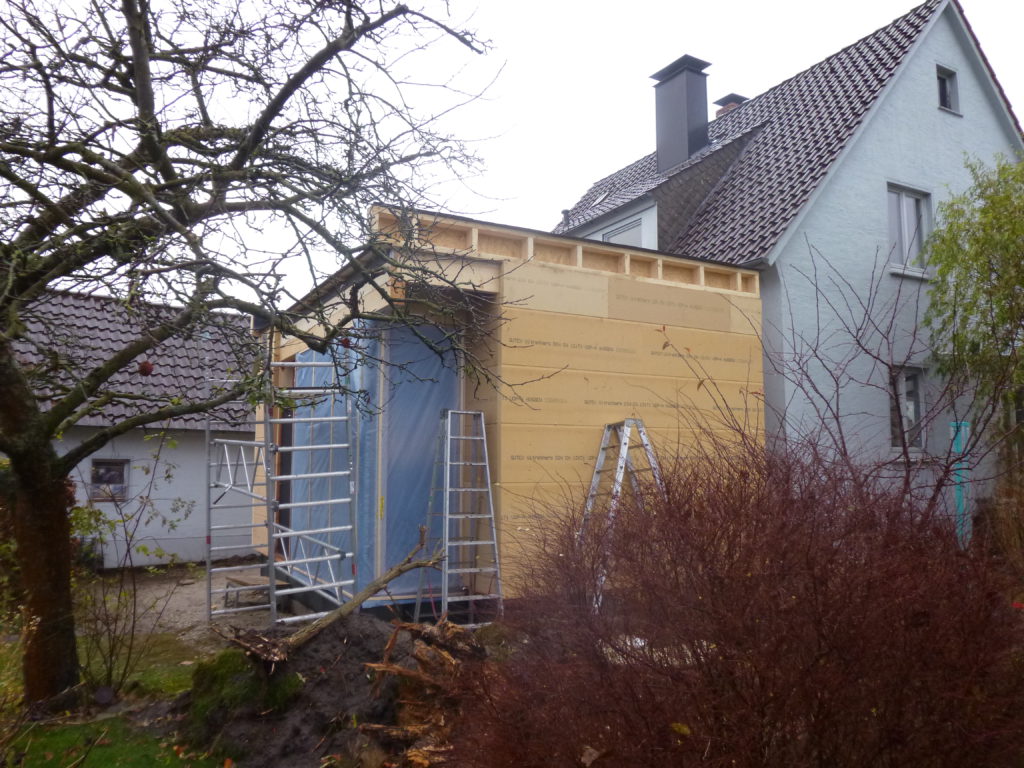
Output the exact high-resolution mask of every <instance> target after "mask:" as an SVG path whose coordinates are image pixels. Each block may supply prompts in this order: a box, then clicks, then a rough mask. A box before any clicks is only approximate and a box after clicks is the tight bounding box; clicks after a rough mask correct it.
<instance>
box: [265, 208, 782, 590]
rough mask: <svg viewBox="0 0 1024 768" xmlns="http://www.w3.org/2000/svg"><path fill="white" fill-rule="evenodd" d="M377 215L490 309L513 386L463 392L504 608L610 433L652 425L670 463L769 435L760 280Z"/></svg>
mask: <svg viewBox="0 0 1024 768" xmlns="http://www.w3.org/2000/svg"><path fill="white" fill-rule="evenodd" d="M375 215H376V216H377V221H378V224H379V227H380V230H381V232H382V233H384V235H383V237H384V238H385V240H389V241H390V242H391V243H392V244H394V246H395V247H396V248H398V249H401V252H402V258H408V259H412V260H414V261H415V260H416V259H420V261H421V262H422V266H425V267H428V268H430V267H432V268H434V269H435V270H436V271H437V272H438V273H439V274H441V275H443V276H444V278H445V279H447V280H451V281H454V282H455V283H457V284H459V285H462V286H463V289H464V290H473V291H474V293H477V294H479V295H486V296H488V297H489V298H490V299H492V300H493V303H494V306H495V320H496V323H495V327H496V331H495V334H494V338H493V339H492V340H490V341H489V342H488V343H483V342H481V343H479V344H478V345H477V346H476V348H475V349H474V352H475V354H476V360H474V361H473V362H474V363H477V362H481V361H483V362H486V364H487V366H488V367H489V369H490V370H491V371H492V372H493V374H494V375H495V376H496V378H497V380H498V381H499V382H501V384H500V385H499V388H498V390H497V391H496V390H494V389H492V388H489V386H488V385H487V384H476V383H474V382H472V381H470V380H468V379H467V380H464V381H463V391H462V402H463V403H464V407H466V408H468V409H471V410H480V411H483V413H484V421H485V425H486V430H487V447H488V451H489V463H490V471H491V481H492V487H493V489H494V503H495V512H496V517H497V521H498V538H499V551H500V554H501V558H502V564H503V568H506V569H507V571H506V583H505V588H506V593H507V594H515V593H517V592H518V591H520V590H519V588H518V587H519V586H520V585H518V584H517V582H516V579H517V578H519V577H517V575H516V574H517V573H518V572H519V570H518V569H519V568H520V567H521V566H528V565H529V562H530V559H531V557H533V556H534V555H535V553H536V547H537V540H538V539H537V535H538V531H539V530H541V529H542V528H543V527H544V526H543V525H542V523H544V521H549V522H550V521H551V520H553V519H556V518H558V517H559V516H560V515H561V514H566V512H565V509H566V507H567V506H568V507H571V506H573V505H576V504H582V501H583V498H584V496H585V493H586V486H587V485H588V484H589V481H590V478H591V474H592V472H593V468H594V462H595V460H596V458H597V451H598V446H599V443H600V440H601V435H602V432H603V429H604V426H605V424H608V423H613V422H619V421H622V420H623V419H625V418H639V419H642V420H643V421H644V423H645V425H646V426H647V429H648V432H649V434H650V436H651V438H652V440H653V441H654V444H655V447H656V448H657V449H658V450H659V451H661V452H662V453H663V455H664V456H665V457H670V456H672V455H678V454H680V453H682V454H685V453H686V452H687V447H688V446H693V445H695V444H697V443H698V442H699V441H700V440H702V439H703V438H704V437H705V436H706V435H707V434H708V433H709V432H711V433H718V434H720V435H722V436H724V437H728V435H729V434H730V430H734V429H737V428H741V429H744V430H745V431H746V432H747V433H748V434H754V435H755V436H756V435H760V434H761V430H763V410H764V409H763V394H762V390H763V370H762V348H761V343H760V333H761V301H760V296H759V288H760V286H759V275H758V273H757V272H755V271H752V270H748V269H741V268H736V267H732V266H730V265H726V264H716V263H709V262H700V261H694V260H688V259H681V258H678V257H675V256H672V255H670V254H664V253H659V252H657V251H650V250H643V249H636V248H630V247H627V246H623V245H615V244H610V243H598V242H593V241H587V240H579V239H574V238H568V237H560V236H557V235H551V234H548V233H544V232H538V231H533V230H526V229H521V228H516V227H505V226H501V225H497V224H491V223H487V222H479V221H473V220H469V219H461V218H458V217H446V216H440V215H436V214H431V213H426V212H417V211H402V212H400V213H399V212H393V211H389V210H387V209H384V208H377V209H375ZM417 243H418V244H419V245H420V246H421V248H422V250H421V252H420V253H419V254H417V253H416V252H415V251H414V250H413V249H412V248H411V247H410V246H415V245H416V244H417ZM399 287H400V286H399ZM397 289H398V288H396V290H397ZM371 304H372V306H371ZM363 305H364V306H365V307H366V308H368V309H379V308H380V306H379V305H380V301H379V299H374V298H373V297H372V296H370V295H368V294H367V295H366V296H365V297H364V299H363ZM331 314H333V313H332V312H331V311H328V315H331ZM498 316H500V321H499V317H498ZM282 346H283V347H284V349H286V350H287V352H288V353H289V354H294V352H295V350H294V344H292V345H288V344H285V345H282ZM433 458H434V457H433V456H430V457H426V458H425V461H429V462H433ZM377 482H378V483H382V482H383V479H382V478H378V479H377Z"/></svg>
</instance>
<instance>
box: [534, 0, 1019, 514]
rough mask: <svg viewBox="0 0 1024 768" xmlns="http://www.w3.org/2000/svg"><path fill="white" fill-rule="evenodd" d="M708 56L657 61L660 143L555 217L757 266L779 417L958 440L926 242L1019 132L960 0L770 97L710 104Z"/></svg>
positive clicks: (810, 426) (904, 447)
mask: <svg viewBox="0 0 1024 768" xmlns="http://www.w3.org/2000/svg"><path fill="white" fill-rule="evenodd" d="M708 66H709V65H708V63H707V62H704V61H701V60H699V59H697V58H695V57H693V56H683V57H682V58H680V59H677V60H676V61H674V62H673V63H671V64H670V65H668V66H667V67H665V68H664V69H662V70H660V71H659V72H657V73H655V74H654V75H653V78H654V80H656V81H657V82H656V84H655V101H656V106H655V108H656V113H657V114H656V129H657V130H656V132H657V143H656V150H655V151H654V152H653V153H651V154H649V155H646V156H645V157H642V158H640V159H639V160H637V161H636V162H635V163H633V164H631V165H629V166H627V167H625V168H623V169H621V170H619V171H617V172H615V173H613V174H611V175H610V176H608V177H606V178H604V179H601V180H600V181H598V182H596V183H595V184H594V185H593V186H592V187H591V188H590V189H589V190H588V191H587V193H586V194H585V195H584V196H583V197H582V198H581V199H580V200H579V201H578V202H577V203H576V204H575V205H574V206H573V207H572V208H570V209H568V210H566V211H564V212H563V219H562V221H561V222H560V223H559V224H558V226H557V227H556V228H555V230H554V231H555V232H557V233H560V234H570V235H573V236H576V237H583V238H588V239H592V240H598V241H604V242H615V243H624V244H629V245H634V246H641V247H645V248H656V249H659V250H661V251H664V252H666V253H673V254H678V255H679V256H683V257H687V258H696V259H706V260H710V261H712V262H716V263H721V264H729V265H736V266H741V267H745V268H748V269H756V270H758V272H759V274H760V284H761V296H762V301H763V309H764V342H765V393H766V405H767V412H766V422H767V428H768V431H769V433H770V434H771V435H774V436H777V437H781V438H801V437H813V438H814V439H815V440H817V441H819V443H820V442H821V441H827V442H830V443H831V447H832V448H833V449H835V450H838V451H842V452H844V453H847V454H850V455H853V456H855V457H857V458H859V459H865V460H869V461H872V462H882V463H885V462H892V463H901V462H902V463H908V462H911V461H915V460H917V459H918V458H923V457H925V456H935V455H940V456H947V457H949V456H952V455H953V454H955V453H956V452H957V451H959V450H960V449H961V447H960V446H958V445H957V437H956V434H955V433H956V432H957V430H959V429H960V428H959V427H958V428H957V429H953V428H952V427H951V421H955V420H956V419H957V418H958V416H957V415H956V414H954V413H951V412H949V411H948V410H944V409H943V406H942V404H940V402H939V399H940V398H939V397H938V394H937V388H940V387H941V384H940V383H937V381H936V379H937V377H935V376H929V375H928V366H929V362H930V361H929V349H928V339H927V334H926V333H925V332H924V331H923V330H922V328H921V319H922V314H923V311H924V308H925V306H926V304H927V289H928V281H929V273H928V268H927V265H926V264H923V263H921V261H919V259H918V255H919V252H920V249H921V244H922V242H923V240H924V239H925V238H926V237H927V235H928V232H929V229H930V228H931V227H932V226H933V225H934V222H935V217H936V210H937V206H938V205H939V204H940V203H941V202H942V201H943V200H944V199H947V198H948V196H950V195H951V194H955V193H957V192H959V191H962V190H965V189H966V188H967V187H968V186H969V185H970V183H971V177H970V174H969V172H968V170H967V169H966V167H965V162H966V160H967V159H968V158H971V159H974V160H978V161H981V162H982V163H986V164H991V163H992V162H993V160H994V159H995V158H997V157H998V156H1000V155H1002V156H1006V157H1011V158H1012V157H1014V156H1017V155H1018V154H1019V153H1020V152H1021V150H1022V149H1024V143H1022V141H1021V127H1020V124H1019V123H1018V121H1017V119H1016V117H1015V116H1014V114H1013V112H1012V111H1011V108H1010V105H1009V103H1008V102H1007V99H1006V97H1005V95H1004V93H1003V91H1002V89H1001V88H1000V86H999V83H998V81H997V80H996V77H995V74H994V73H993V71H992V69H991V67H990V66H989V64H988V61H987V60H986V58H985V55H984V54H983V53H982V51H981V49H980V47H979V45H978V41H977V39H976V38H975V36H974V34H973V33H972V31H971V27H970V24H969V23H968V21H967V19H966V18H965V16H964V12H963V9H962V8H961V7H960V5H959V4H958V3H957V2H956V0H928V1H927V2H925V3H923V4H922V5H920V6H918V7H916V8H914V9H913V10H911V11H910V12H909V13H907V14H905V15H903V16H901V17H900V18H898V19H896V20H895V21H893V22H892V23H890V24H888V25H887V26H885V27H882V28H881V29H879V30H877V31H876V32H874V33H872V34H870V35H868V36H867V37H865V38H863V39H861V40H859V41H857V42H855V43H853V44H852V45H850V46H848V47H847V48H844V49H843V50H841V51H839V52H838V53H836V54H834V55H832V56H830V57H828V58H827V59H825V60H824V61H821V62H819V63H817V64H815V65H813V66H811V67H809V68H808V69H806V70H804V71H803V72H800V73H799V74H797V75H794V76H793V77H791V78H790V79H788V80H786V81H785V82H782V83H780V84H779V85H777V86H775V87H773V88H771V89H770V90H768V91H766V92H764V93H762V94H761V95H759V96H756V97H754V98H749V99H747V98H744V97H742V96H739V95H737V94H734V93H732V94H728V95H727V96H724V97H723V98H721V99H718V100H717V101H716V102H715V103H716V104H717V105H719V106H720V107H721V109H719V110H718V111H717V113H716V115H715V116H714V117H713V118H711V119H709V117H708V114H707V106H706V105H707V84H706V81H707V73H706V72H705V70H706V69H707V67H708ZM726 87H727V86H726ZM823 427H824V429H823ZM951 430H952V431H951ZM961 437H962V435H961ZM954 458H955V457H954ZM961 511H962V509H961Z"/></svg>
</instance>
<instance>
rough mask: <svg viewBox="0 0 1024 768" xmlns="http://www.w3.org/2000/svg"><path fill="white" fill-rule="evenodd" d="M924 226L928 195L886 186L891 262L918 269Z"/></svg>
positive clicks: (925, 224)
mask: <svg viewBox="0 0 1024 768" xmlns="http://www.w3.org/2000/svg"><path fill="white" fill-rule="evenodd" d="M927 226H928V195H927V194H925V193H923V192H914V191H912V190H909V189H901V188H900V187H889V252H890V254H891V259H892V261H893V262H894V263H896V264H902V265H903V266H908V267H913V266H916V267H920V266H921V265H920V264H919V263H918V257H919V256H920V255H921V241H922V239H923V238H924V235H925V234H927V232H926V228H927Z"/></svg>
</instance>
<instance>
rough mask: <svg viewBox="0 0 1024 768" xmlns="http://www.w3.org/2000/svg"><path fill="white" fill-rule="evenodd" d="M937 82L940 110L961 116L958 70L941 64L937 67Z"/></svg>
mask: <svg viewBox="0 0 1024 768" xmlns="http://www.w3.org/2000/svg"><path fill="white" fill-rule="evenodd" d="M935 81H936V84H937V86H938V99H939V109H944V110H946V111H947V112H952V113H954V114H957V115H959V114H960V92H959V89H958V87H957V77H956V70H955V69H950V68H949V67H944V66H942V65H941V64H939V65H937V66H936V67H935Z"/></svg>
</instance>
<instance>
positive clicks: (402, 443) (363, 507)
mask: <svg viewBox="0 0 1024 768" xmlns="http://www.w3.org/2000/svg"><path fill="white" fill-rule="evenodd" d="M418 330H419V332H420V333H422V334H423V335H424V336H426V337H427V338H430V339H432V340H439V339H440V338H441V336H442V332H441V331H439V330H437V329H432V328H420V329H418ZM357 336H358V341H357V342H356V343H357V344H358V345H359V347H360V351H359V360H360V365H358V366H356V365H355V364H354V363H355V357H354V355H353V353H352V352H351V351H350V350H345V349H342V348H339V349H338V350H337V351H336V352H335V353H334V354H333V355H321V354H318V353H316V352H313V351H305V352H302V353H300V354H299V355H298V356H297V358H296V361H297V362H313V361H317V362H321V361H329V360H332V359H333V360H335V361H337V362H338V363H339V368H340V369H341V377H342V383H343V384H345V385H346V386H347V387H348V388H349V390H350V391H353V392H360V393H362V394H361V395H360V396H359V398H358V401H357V397H355V396H349V397H344V396H325V397H321V398H319V399H317V400H316V401H314V402H312V403H310V404H308V405H303V406H301V407H300V408H297V409H296V413H295V415H296V416H300V417H317V416H319V417H325V418H326V417H330V416H331V415H332V414H333V415H339V414H341V413H346V412H347V413H349V414H350V421H349V422H348V427H347V428H346V427H345V426H344V423H332V422H327V421H325V422H320V423H317V422H313V423H309V424H304V423H300V424H296V425H295V427H294V428H293V434H292V443H293V444H294V445H323V446H326V445H329V444H331V443H341V442H348V441H349V440H351V443H352V445H353V450H352V451H348V450H345V449H328V448H324V449H321V450H311V451H299V452H295V453H294V454H292V456H293V459H292V469H291V472H292V473H293V474H300V473H318V472H326V471H340V470H343V469H346V468H348V467H349V466H351V468H352V470H353V474H352V476H351V479H352V482H353V485H354V487H353V488H352V489H351V490H352V492H353V499H354V507H353V509H352V513H353V517H354V523H355V531H354V533H353V535H352V536H348V535H335V536H334V537H332V538H331V540H330V543H331V544H333V545H335V546H339V547H342V548H344V549H345V550H346V551H353V549H354V551H355V558H354V561H353V562H351V563H350V564H349V567H350V568H353V569H354V571H352V572H354V574H355V577H356V585H355V589H356V590H358V589H360V588H361V587H363V586H365V585H366V583H368V582H369V581H370V580H372V579H373V578H374V577H375V576H377V575H380V574H381V573H383V572H384V571H385V570H387V569H388V568H389V567H391V566H392V565H394V564H395V563H397V562H399V561H400V560H402V558H404V557H405V556H406V555H407V554H408V553H409V552H410V551H411V550H412V548H413V547H414V546H415V545H416V543H417V542H418V541H419V528H420V526H421V525H425V524H427V522H428V521H427V512H428V506H429V496H430V492H431V486H432V481H433V477H432V476H433V471H434V465H435V461H436V451H437V442H438V428H439V425H440V415H441V411H442V410H443V409H451V408H458V406H459V400H460V387H459V379H458V374H457V372H456V371H455V370H454V367H453V366H452V365H451V364H450V363H451V360H442V359H441V358H440V357H439V356H438V355H437V354H435V353H434V352H433V351H431V350H429V349H428V348H427V347H426V346H425V345H424V344H423V343H422V342H421V341H420V340H419V339H418V338H416V335H415V333H414V332H413V331H412V330H411V329H409V328H405V327H400V326H396V327H390V328H388V327H386V326H384V325H382V324H377V325H369V324H367V325H363V326H361V327H360V328H359V329H358V333H357ZM377 358H383V359H384V361H385V362H386V365H384V366H383V367H381V366H378V365H377V364H376V363H374V362H372V361H373V360H374V359H377ZM362 361H369V362H365V363H364V362H362ZM331 375H332V369H329V368H319V369H316V368H303V367H299V368H297V369H296V381H295V384H296V387H303V386H305V387H319V386H327V385H329V383H330V376H331ZM349 493H350V487H349V478H348V477H340V478H338V477H335V478H308V479H306V478H303V479H300V480H293V481H292V482H291V498H292V500H296V501H297V500H309V501H317V500H327V499H335V498H342V497H347V496H348V495H349ZM348 514H349V510H348V509H347V507H346V506H345V505H342V504H317V505H313V506H311V507H308V508H306V509H303V510H298V509H297V510H293V511H292V514H291V519H290V527H291V528H292V529H293V530H313V529H316V528H321V527H328V526H332V525H342V524H344V522H342V521H343V520H344V519H347V516H348ZM418 585H419V576H418V574H416V573H409V574H406V575H405V576H403V577H402V578H400V579H398V580H397V581H396V582H393V583H392V585H391V589H390V591H391V593H392V594H393V595H395V596H396V597H400V596H410V595H415V593H416V590H417V587H418Z"/></svg>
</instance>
